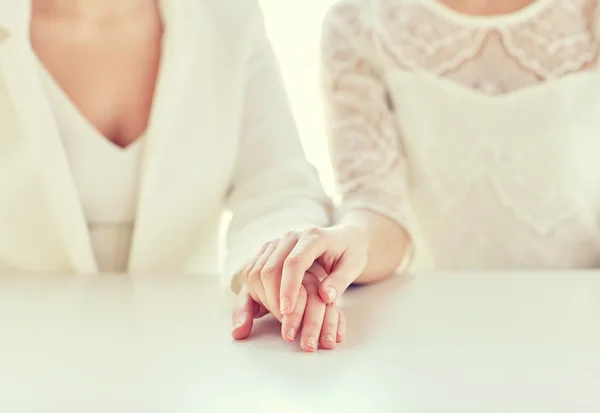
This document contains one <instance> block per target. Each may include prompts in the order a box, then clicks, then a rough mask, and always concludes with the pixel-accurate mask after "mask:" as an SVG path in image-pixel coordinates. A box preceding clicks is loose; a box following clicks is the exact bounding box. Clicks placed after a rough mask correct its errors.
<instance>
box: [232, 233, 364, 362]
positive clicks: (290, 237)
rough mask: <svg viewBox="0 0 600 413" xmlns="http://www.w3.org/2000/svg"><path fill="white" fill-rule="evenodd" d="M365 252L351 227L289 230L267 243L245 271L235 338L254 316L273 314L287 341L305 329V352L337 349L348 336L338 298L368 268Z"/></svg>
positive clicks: (240, 336)
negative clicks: (345, 336)
mask: <svg viewBox="0 0 600 413" xmlns="http://www.w3.org/2000/svg"><path fill="white" fill-rule="evenodd" d="M367 252H368V251H367V245H366V242H365V237H363V236H361V233H360V232H358V231H357V230H355V229H353V228H349V227H332V228H326V229H318V228H315V229H311V230H308V231H304V232H290V233H288V234H286V235H285V236H284V237H282V238H280V239H275V240H272V241H270V242H268V243H266V244H265V245H264V246H263V247H262V249H261V250H260V251H259V253H258V254H257V255H256V256H255V257H254V259H253V260H251V262H250V263H249V264H248V266H247V267H246V268H245V269H244V271H243V273H242V277H243V279H244V287H243V288H242V291H241V292H240V296H239V299H240V302H239V305H238V306H237V307H236V309H235V311H234V313H233V323H234V329H233V337H234V338H235V339H236V340H241V339H244V338H246V337H248V336H249V335H250V333H251V331H252V326H253V321H254V319H256V318H260V317H262V316H264V315H266V314H268V313H271V314H273V316H274V317H275V318H277V319H278V320H279V321H280V322H281V324H282V329H281V332H282V336H283V338H284V339H285V340H287V341H290V342H293V341H295V340H296V338H297V336H298V333H301V339H300V343H301V347H302V349H303V350H305V351H315V350H316V349H317V348H318V347H319V345H320V346H321V347H322V348H325V349H333V348H335V346H336V344H337V343H340V342H341V341H343V339H344V334H345V318H344V314H343V312H342V311H341V310H340V308H339V307H338V306H337V304H336V300H337V299H338V298H339V297H340V296H341V294H342V293H343V292H344V291H345V290H346V289H347V288H348V286H350V285H351V284H352V283H353V282H354V280H355V279H356V278H357V277H358V276H359V275H360V274H361V272H362V271H363V269H364V268H365V265H366V261H367Z"/></svg>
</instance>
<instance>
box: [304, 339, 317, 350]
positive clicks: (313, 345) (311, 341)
mask: <svg viewBox="0 0 600 413" xmlns="http://www.w3.org/2000/svg"><path fill="white" fill-rule="evenodd" d="M306 345H307V346H308V347H310V348H312V349H316V348H317V339H315V338H314V337H311V338H309V339H308V340H306Z"/></svg>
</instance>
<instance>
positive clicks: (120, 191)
mask: <svg viewBox="0 0 600 413" xmlns="http://www.w3.org/2000/svg"><path fill="white" fill-rule="evenodd" d="M157 3H158V4H157ZM225 211H230V212H231V213H232V221H231V224H230V227H229V231H228V235H227V251H228V254H227V260H226V261H227V263H226V267H225V270H224V272H223V273H224V274H225V275H226V277H225V282H226V283H227V285H229V286H231V288H232V289H233V290H234V291H236V292H237V291H238V290H239V289H240V280H241V278H240V277H236V275H237V274H240V273H241V271H242V269H243V268H244V265H245V264H246V262H247V261H248V260H249V259H251V258H252V257H253V256H254V255H255V254H256V253H257V252H258V251H259V249H260V247H261V246H262V245H264V243H265V242H267V241H269V240H271V239H275V238H278V237H280V236H281V235H283V234H284V233H285V232H287V231H290V230H295V229H297V230H302V229H306V228H310V227H315V226H326V225H327V224H328V223H329V212H330V210H329V200H328V198H327V197H326V196H325V194H324V192H323V191H322V188H321V186H320V182H319V179H318V176H317V174H316V172H315V170H314V169H313V168H312V167H311V166H310V165H309V164H308V163H307V161H306V160H305V157H304V154H303V151H302V149H301V146H300V142H299V139H298V137H297V135H296V130H295V125H294V121H293V119H292V115H291V113H290V110H289V108H288V104H287V102H286V97H285V95H284V90H283V87H282V85H281V80H280V76H279V73H278V68H277V64H276V61H275V58H274V56H273V52H272V49H271V46H270V44H269V42H268V40H267V38H266V33H265V28H264V24H263V19H262V15H261V12H260V8H259V6H258V4H257V2H256V1H255V0H219V1H212V0H165V1H162V2H155V1H154V0H110V1H109V0H104V1H102V2H98V1H97V0H0V231H1V232H0V270H2V271H3V272H4V273H6V272H19V273H20V272H44V273H60V274H65V273H72V274H92V273H102V272H113V273H114V272H117V273H123V272H127V273H158V272H173V273H206V272H217V271H218V270H219V268H218V256H219V251H218V245H219V227H220V225H221V217H222V214H223V213H224V212H225ZM322 306H323V308H324V304H322Z"/></svg>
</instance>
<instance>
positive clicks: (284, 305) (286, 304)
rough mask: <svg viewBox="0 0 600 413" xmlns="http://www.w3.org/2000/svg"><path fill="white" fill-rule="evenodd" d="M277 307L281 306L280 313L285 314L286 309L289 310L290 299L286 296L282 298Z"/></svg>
mask: <svg viewBox="0 0 600 413" xmlns="http://www.w3.org/2000/svg"><path fill="white" fill-rule="evenodd" d="M279 307H281V313H282V314H287V312H288V311H290V307H291V304H290V300H288V299H287V298H282V299H281V302H280V303H279Z"/></svg>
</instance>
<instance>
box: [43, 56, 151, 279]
mask: <svg viewBox="0 0 600 413" xmlns="http://www.w3.org/2000/svg"><path fill="white" fill-rule="evenodd" d="M40 74H41V75H40V76H41V80H42V84H43V87H44V90H45V92H46V96H47V98H48V101H49V103H50V107H51V109H52V111H53V113H54V117H55V120H56V123H57V126H58V129H59V132H60V135H61V138H62V141H63V145H64V148H65V152H66V155H67V158H68V161H69V166H70V168H71V171H72V174H73V179H74V181H75V185H76V187H77V191H78V194H79V198H80V201H81V204H82V208H83V210H84V214H85V217H86V219H87V222H88V226H89V232H90V238H91V243H92V247H93V250H94V253H95V256H96V261H97V263H98V267H99V270H100V271H101V272H113V273H115V272H126V270H127V266H128V258H129V251H130V247H131V239H132V234H133V228H134V223H135V215H136V208H137V195H138V186H139V185H138V184H139V166H140V158H141V152H142V146H143V140H144V139H143V137H142V138H140V139H138V140H137V141H136V142H135V143H133V144H132V145H130V146H128V147H127V148H121V147H119V146H117V145H115V144H113V143H111V142H110V141H109V140H107V139H106V137H104V136H103V135H102V134H101V133H100V132H99V131H98V130H97V129H96V128H95V127H94V126H93V125H92V124H91V123H90V122H89V121H88V120H87V119H86V118H85V117H84V116H83V115H82V113H81V112H80V111H79V109H78V108H77V107H76V106H75V105H74V104H73V102H72V101H71V100H70V99H69V97H68V96H67V95H66V94H65V92H64V91H63V90H62V88H61V87H60V86H59V85H58V84H57V83H56V81H55V80H54V78H53V77H52V76H51V75H50V73H48V71H47V70H46V69H45V68H44V67H43V66H42V65H40Z"/></svg>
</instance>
